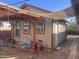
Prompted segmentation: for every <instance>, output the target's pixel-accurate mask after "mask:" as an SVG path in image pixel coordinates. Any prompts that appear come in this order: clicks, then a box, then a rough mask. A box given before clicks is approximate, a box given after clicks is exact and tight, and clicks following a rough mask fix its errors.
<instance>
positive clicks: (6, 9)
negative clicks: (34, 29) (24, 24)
mask: <svg viewBox="0 0 79 59" xmlns="http://www.w3.org/2000/svg"><path fill="white" fill-rule="evenodd" d="M15 15H25V16H27V15H28V16H31V17H35V18H41V16H39V15H36V14H33V13H30V12H29V11H27V10H23V9H20V8H16V7H13V6H10V5H8V4H4V3H1V2H0V18H6V17H9V16H13V17H14V16H15Z"/></svg>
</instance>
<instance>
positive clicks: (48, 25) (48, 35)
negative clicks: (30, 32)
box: [36, 18, 52, 48]
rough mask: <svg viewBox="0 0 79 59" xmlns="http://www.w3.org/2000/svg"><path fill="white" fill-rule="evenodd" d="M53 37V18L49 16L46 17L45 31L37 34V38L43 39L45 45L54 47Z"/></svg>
mask: <svg viewBox="0 0 79 59" xmlns="http://www.w3.org/2000/svg"><path fill="white" fill-rule="evenodd" d="M51 39H52V20H51V19H48V18H47V19H45V33H44V34H36V40H43V43H44V46H45V47H47V48H52V46H51V44H52V42H51Z"/></svg>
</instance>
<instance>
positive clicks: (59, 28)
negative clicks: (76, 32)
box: [0, 4, 66, 49]
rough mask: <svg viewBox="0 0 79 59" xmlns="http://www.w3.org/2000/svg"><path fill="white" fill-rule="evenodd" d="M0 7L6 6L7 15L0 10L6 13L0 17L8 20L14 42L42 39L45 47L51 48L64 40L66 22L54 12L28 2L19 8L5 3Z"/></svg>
mask: <svg viewBox="0 0 79 59" xmlns="http://www.w3.org/2000/svg"><path fill="white" fill-rule="evenodd" d="M0 7H1V8H4V7H5V8H4V9H5V10H7V8H8V13H9V14H8V15H7V13H6V11H3V10H0V11H1V12H5V13H6V14H5V15H4V16H5V17H4V16H3V15H2V17H1V19H7V20H9V21H10V23H11V35H12V39H13V40H15V41H16V42H22V41H23V40H31V41H35V42H37V41H38V40H42V41H43V46H44V47H45V48H49V49H53V48H56V47H57V46H59V44H60V43H61V42H62V41H63V40H65V31H66V29H65V28H66V22H65V20H64V19H62V17H59V16H58V15H56V14H55V13H52V12H50V11H47V10H44V9H41V8H38V7H35V6H32V5H29V4H23V5H22V6H21V8H14V7H12V6H8V5H5V4H0Z"/></svg>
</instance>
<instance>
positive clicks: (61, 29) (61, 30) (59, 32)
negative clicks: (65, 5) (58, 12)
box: [53, 21, 65, 47]
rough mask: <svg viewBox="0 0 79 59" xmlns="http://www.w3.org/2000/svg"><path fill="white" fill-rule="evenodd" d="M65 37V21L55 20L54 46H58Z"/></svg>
mask: <svg viewBox="0 0 79 59" xmlns="http://www.w3.org/2000/svg"><path fill="white" fill-rule="evenodd" d="M64 39H65V23H64V22H58V21H54V22H53V40H54V43H55V45H54V47H57V46H58V45H59V43H61V42H62V41H63V40H64Z"/></svg>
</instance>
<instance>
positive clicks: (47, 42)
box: [14, 18, 52, 48]
mask: <svg viewBox="0 0 79 59" xmlns="http://www.w3.org/2000/svg"><path fill="white" fill-rule="evenodd" d="M22 24H23V21H20V37H16V36H15V35H14V39H15V40H16V41H23V40H25V39H30V40H33V39H34V24H32V22H31V21H30V24H31V25H30V27H31V29H30V33H28V34H24V33H23V25H22ZM51 31H52V20H51V19H47V18H46V19H45V33H43V34H39V33H35V40H36V41H38V40H42V41H43V43H44V46H45V47H47V48H51V44H52V42H51V39H52V35H51V33H52V32H51ZM14 34H15V28H14Z"/></svg>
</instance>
